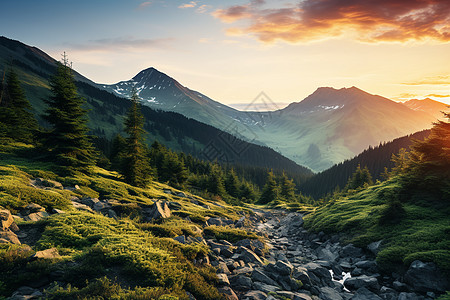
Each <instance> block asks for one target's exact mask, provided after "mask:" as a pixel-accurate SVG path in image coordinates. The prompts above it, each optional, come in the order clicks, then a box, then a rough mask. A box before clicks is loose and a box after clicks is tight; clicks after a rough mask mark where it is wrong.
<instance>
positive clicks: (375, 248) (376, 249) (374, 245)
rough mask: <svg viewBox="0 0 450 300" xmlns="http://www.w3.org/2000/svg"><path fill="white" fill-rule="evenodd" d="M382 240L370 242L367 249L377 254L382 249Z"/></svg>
mask: <svg viewBox="0 0 450 300" xmlns="http://www.w3.org/2000/svg"><path fill="white" fill-rule="evenodd" d="M382 242H383V241H382V240H380V241H377V242H373V243H370V244H369V245H367V249H368V250H369V251H370V252H372V253H373V254H375V255H377V254H378V252H380V250H381V243H382Z"/></svg>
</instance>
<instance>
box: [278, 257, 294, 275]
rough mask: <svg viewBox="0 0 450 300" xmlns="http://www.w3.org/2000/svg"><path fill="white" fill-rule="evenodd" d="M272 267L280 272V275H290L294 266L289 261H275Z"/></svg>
mask: <svg viewBox="0 0 450 300" xmlns="http://www.w3.org/2000/svg"><path fill="white" fill-rule="evenodd" d="M274 269H275V270H276V271H277V272H278V273H279V274H280V275H291V273H292V270H293V269H294V267H293V266H292V265H291V264H290V263H288V262H287V263H286V262H284V261H281V260H279V261H277V262H276V263H275V265H274Z"/></svg>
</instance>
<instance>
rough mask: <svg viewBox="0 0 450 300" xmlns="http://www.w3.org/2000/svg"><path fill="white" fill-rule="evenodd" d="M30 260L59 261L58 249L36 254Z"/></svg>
mask: <svg viewBox="0 0 450 300" xmlns="http://www.w3.org/2000/svg"><path fill="white" fill-rule="evenodd" d="M32 258H34V259H59V258H61V255H59V252H58V249H56V248H50V249H45V250H42V251H38V252H36V253H35V254H34V255H33V256H32Z"/></svg>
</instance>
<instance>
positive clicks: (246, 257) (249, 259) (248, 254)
mask: <svg viewBox="0 0 450 300" xmlns="http://www.w3.org/2000/svg"><path fill="white" fill-rule="evenodd" d="M238 250H239V251H240V253H241V254H240V256H239V257H240V258H241V259H242V260H243V261H244V262H246V263H254V264H256V265H258V266H262V265H264V263H263V261H262V260H261V258H260V257H259V256H258V255H256V254H255V252H253V251H252V250H250V249H247V248H245V247H242V246H241V247H239V249H238Z"/></svg>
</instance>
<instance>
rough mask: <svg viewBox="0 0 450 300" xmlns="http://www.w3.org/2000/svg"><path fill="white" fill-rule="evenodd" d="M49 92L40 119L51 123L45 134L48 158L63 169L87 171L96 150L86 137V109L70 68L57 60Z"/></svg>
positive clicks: (65, 170)
mask: <svg viewBox="0 0 450 300" xmlns="http://www.w3.org/2000/svg"><path fill="white" fill-rule="evenodd" d="M50 85H51V91H52V95H51V97H50V98H49V99H47V100H46V103H47V105H48V108H47V110H46V113H45V115H43V118H44V119H45V120H46V121H47V122H48V123H49V124H50V125H51V129H50V130H49V131H48V132H47V134H46V135H45V141H44V143H43V144H44V147H45V148H46V149H47V151H48V153H49V157H51V158H53V159H56V161H57V162H58V164H59V165H61V166H62V167H63V172H65V173H69V174H73V173H76V172H83V173H89V172H90V171H91V167H92V166H93V165H94V164H95V159H96V152H95V150H94V147H93V145H92V143H91V141H90V140H89V137H88V136H87V132H88V128H87V125H86V123H87V119H86V113H87V111H86V110H85V109H84V108H83V107H82V106H83V104H84V100H83V99H82V98H81V97H80V96H79V95H78V93H77V89H76V86H75V83H74V79H73V74H72V70H71V68H70V67H69V66H68V65H67V61H66V62H65V64H62V63H59V62H58V63H57V70H56V74H55V76H54V77H53V78H52V80H51V82H50Z"/></svg>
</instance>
